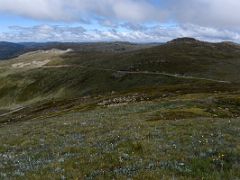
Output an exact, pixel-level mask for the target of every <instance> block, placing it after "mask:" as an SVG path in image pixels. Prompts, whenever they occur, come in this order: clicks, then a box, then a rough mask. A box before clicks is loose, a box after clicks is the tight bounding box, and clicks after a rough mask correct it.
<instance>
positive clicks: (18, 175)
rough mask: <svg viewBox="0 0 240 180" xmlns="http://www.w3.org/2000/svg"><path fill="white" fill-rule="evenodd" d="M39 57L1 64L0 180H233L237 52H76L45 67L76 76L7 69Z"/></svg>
mask: <svg viewBox="0 0 240 180" xmlns="http://www.w3.org/2000/svg"><path fill="white" fill-rule="evenodd" d="M45 55H46V54H45ZM45 55H41V53H40V54H39V53H37V55H36V54H30V55H29V54H28V55H24V56H21V57H19V58H20V59H14V60H10V61H7V62H3V63H1V67H2V69H0V107H1V108H0V179H127V178H131V179H239V178H240V173H239V168H240V153H239V152H240V146H239V144H240V136H239V134H240V131H239V128H240V108H239V105H240V91H239V75H238V74H239V73H238V69H239V61H238V58H239V57H240V52H239V48H238V47H235V46H233V45H227V44H224V43H223V44H209V43H201V42H197V43H196V44H188V43H187V44H184V43H183V44H182V43H180V44H178V43H177V44H171V43H168V44H165V45H163V46H159V47H152V48H148V49H141V50H136V51H125V50H124V51H120V52H114V53H113V52H110V51H107V52H102V51H91V52H88V51H75V52H72V53H68V54H65V55H61V56H59V55H56V56H55V55H54V56H53V57H51V58H52V61H51V62H50V63H49V64H48V66H50V65H51V66H54V65H55V66H56V65H66V64H67V65H81V66H83V67H79V66H76V67H72V66H71V67H57V68H56V67H52V68H22V69H13V68H11V65H12V64H14V63H16V62H18V61H20V62H31V61H32V60H33V59H35V58H37V60H41V59H42V60H44V59H45V58H47V57H46V56H45ZM101 68H108V69H115V70H130V71H151V72H156V71H159V72H167V73H174V74H175V73H177V74H183V75H184V74H185V75H192V76H196V77H205V78H214V79H219V80H227V81H231V82H232V83H230V84H224V83H218V82H210V81H207V80H196V79H181V78H176V77H168V76H161V75H159V76H158V75H148V74H124V73H119V72H114V71H111V70H103V69H101ZM5 113H7V114H5ZM1 114H2V116H1ZM4 114H5V115H4Z"/></svg>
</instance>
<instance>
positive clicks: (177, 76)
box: [41, 65, 232, 84]
mask: <svg viewBox="0 0 240 180" xmlns="http://www.w3.org/2000/svg"><path fill="white" fill-rule="evenodd" d="M67 67H74V68H75V67H78V68H89V67H86V66H81V65H58V66H42V67H41V68H67ZM92 69H95V70H101V71H111V72H117V73H125V74H146V75H160V76H168V77H174V78H181V79H193V80H205V81H211V82H218V83H225V84H230V83H232V82H230V81H223V80H217V79H211V78H203V77H194V76H185V75H180V74H171V73H161V72H150V71H119V70H115V69H106V68H92Z"/></svg>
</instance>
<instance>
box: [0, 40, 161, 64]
mask: <svg viewBox="0 0 240 180" xmlns="http://www.w3.org/2000/svg"><path fill="white" fill-rule="evenodd" d="M156 45H158V44H156V43H149V44H136V43H129V42H99V43H73V42H46V43H35V42H26V43H11V42H0V60H6V59H10V58H13V57H16V56H19V55H21V54H24V53H26V52H30V51H37V50H50V49H60V50H66V49H73V50H75V51H80V52H123V51H133V50H137V49H143V48H146V47H152V46H156Z"/></svg>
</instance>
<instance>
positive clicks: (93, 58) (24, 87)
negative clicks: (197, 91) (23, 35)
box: [0, 38, 240, 104]
mask: <svg viewBox="0 0 240 180" xmlns="http://www.w3.org/2000/svg"><path fill="white" fill-rule="evenodd" d="M23 46H24V47H25V49H24V51H26V49H27V51H29V49H32V50H38V49H45V50H48V49H53V48H57V49H63V50H64V49H68V48H71V49H73V50H74V51H35V52H30V53H26V54H23V55H22V56H20V57H18V58H16V59H11V60H9V61H4V62H2V63H1V64H0V67H1V69H0V70H1V71H0V75H1V77H3V78H0V104H1V102H2V103H3V104H5V103H8V102H11V103H13V102H14V103H19V102H21V103H22V102H26V101H30V100H31V101H32V100H34V99H41V98H43V97H44V98H47V97H48V98H49V97H57V98H64V97H68V98H69V97H78V96H85V95H92V94H102V93H107V92H112V91H119V92H121V91H129V90H131V89H134V88H139V87H141V88H145V87H151V86H168V85H175V84H176V85H177V84H182V83H187V84H189V83H190V84H191V83H193V82H194V83H197V84H199V83H203V86H205V85H204V83H205V82H207V83H218V82H219V83H220V84H221V82H231V83H232V84H238V83H240V76H239V69H240V47H239V46H238V45H237V44H232V43H225V42H223V43H209V42H202V41H198V40H195V39H186V38H184V39H176V40H173V41H171V42H168V43H165V44H162V45H158V44H154V45H152V44H148V45H144V44H142V45H139V44H132V43H125V42H114V43H82V44H78V43H29V44H23ZM227 85H228V86H229V87H231V86H230V85H229V84H227ZM197 86H198V85H197ZM223 87H225V84H223Z"/></svg>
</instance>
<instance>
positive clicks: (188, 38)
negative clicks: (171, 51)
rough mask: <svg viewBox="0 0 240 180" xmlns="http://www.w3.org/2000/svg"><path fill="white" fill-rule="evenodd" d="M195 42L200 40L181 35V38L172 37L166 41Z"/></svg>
mask: <svg viewBox="0 0 240 180" xmlns="http://www.w3.org/2000/svg"><path fill="white" fill-rule="evenodd" d="M197 42H200V41H199V40H197V39H195V38H191V37H183V38H176V39H173V40H171V41H169V42H168V43H197Z"/></svg>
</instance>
